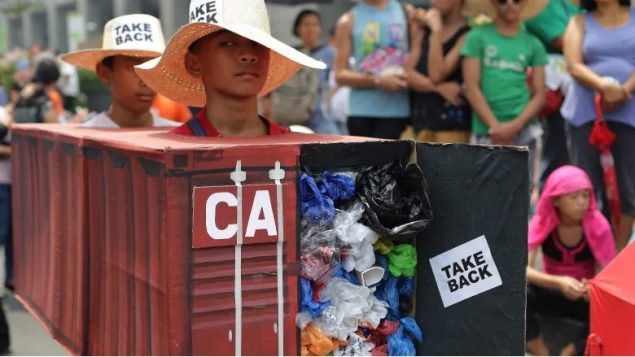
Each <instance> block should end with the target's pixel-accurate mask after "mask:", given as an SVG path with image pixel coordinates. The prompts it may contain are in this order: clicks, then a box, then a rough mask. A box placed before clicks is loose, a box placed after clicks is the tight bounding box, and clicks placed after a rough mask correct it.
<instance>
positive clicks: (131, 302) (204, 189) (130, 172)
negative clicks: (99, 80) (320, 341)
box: [13, 125, 365, 355]
mask: <svg viewBox="0 0 635 357" xmlns="http://www.w3.org/2000/svg"><path fill="white" fill-rule="evenodd" d="M14 135H15V136H16V137H17V142H16V144H15V149H14V150H15V151H14V155H13V160H14V164H15V165H16V167H17V168H18V169H17V170H15V175H14V178H15V180H14V192H15V194H16V199H15V202H16V203H15V212H16V214H15V223H16V224H15V226H16V227H19V228H17V229H16V238H15V239H16V243H17V244H16V265H17V266H16V278H17V282H16V285H17V291H18V295H19V297H20V299H21V301H22V302H23V303H24V304H25V305H26V306H27V307H28V308H29V310H31V311H32V312H33V313H34V314H35V315H36V317H37V318H38V319H39V320H40V321H41V322H42V323H43V324H44V325H45V326H46V327H47V328H48V330H49V331H50V332H51V334H52V335H53V336H54V337H55V338H56V339H57V340H58V341H60V342H61V343H63V344H64V345H65V346H66V347H67V348H68V349H69V350H70V351H71V352H72V353H74V354H91V355H103V354H106V355H122V354H123V355H146V354H153V355H166V354H170V355H171V354H179V355H192V354H194V355H230V354H235V353H241V354H245V355H274V354H281V353H284V354H285V355H288V354H291V355H294V354H297V353H298V351H299V349H298V345H297V343H298V334H297V329H296V327H295V315H296V313H297V311H298V308H299V306H298V280H297V279H298V277H297V275H296V274H297V273H293V272H290V271H288V269H287V268H288V267H289V266H293V265H294V264H295V263H296V261H297V251H298V246H297V241H298V239H299V237H298V236H297V234H298V229H297V228H298V221H297V196H296V190H297V187H296V178H297V173H298V170H299V166H298V156H299V153H300V149H299V148H300V145H301V144H303V143H306V142H333V143H335V142H350V141H351V140H359V141H363V140H365V139H352V138H346V137H320V136H306V135H296V134H293V135H285V136H281V137H277V138H272V137H266V138H254V139H244V140H240V141H239V140H235V139H222V138H221V139H215V140H209V139H199V138H183V137H178V136H175V135H170V134H167V133H163V132H159V131H151V130H150V131H143V130H141V131H140V130H136V131H135V130H119V131H112V130H91V129H80V128H73V129H69V128H68V127H64V126H51V125H49V126H41V125H40V126H27V125H25V126H17V127H16V128H15V130H14ZM239 162H240V164H239ZM238 164H239V165H238ZM277 165H278V166H277ZM237 166H240V167H239V169H237ZM277 168H278V170H276V169H277ZM272 170H273V171H272ZM280 170H284V173H285V175H284V178H282V177H280V176H276V175H277V174H275V173H276V172H277V173H279V172H280ZM272 172H273V173H272ZM237 173H238V175H237ZM236 175H237V176H236ZM241 175H244V177H242V178H241ZM276 178H277V179H278V181H276ZM239 191H240V194H239ZM215 193H216V194H218V197H222V199H221V200H220V201H218V202H216V204H214V202H215V201H214V199H213V198H212V195H214V194H215ZM278 195H280V196H278ZM254 197H259V199H258V202H260V205H255V204H254ZM279 197H280V198H281V199H279ZM234 201H235V202H234ZM238 202H241V205H242V208H243V209H242V210H241V211H240V212H241V214H242V219H238V211H237V209H236V208H234V209H233V210H232V206H233V205H234V203H236V204H237V203H238ZM279 204H280V206H279ZM254 206H256V208H254ZM212 208H213V209H217V210H218V211H217V213H216V217H218V219H217V220H216V221H214V222H211V223H209V222H208V221H209V215H208V217H207V218H206V215H205V213H203V215H202V216H201V211H203V212H206V210H209V209H212ZM272 221H274V222H275V226H274V227H272V226H270V225H267V223H266V222H269V223H271V222H272ZM34 223H37V225H35V224H34ZM234 225H235V226H234ZM214 229H216V230H214ZM232 229H233V230H232ZM218 231H223V232H225V233H226V234H225V235H222V234H221V235H218ZM239 236H240V238H239ZM214 237H216V238H214ZM239 239H240V240H242V246H241V248H240V249H237V248H236V246H237V243H238V242H239ZM279 240H280V243H279ZM279 247H280V249H279ZM279 257H280V259H282V260H281V261H280V264H278V263H279V261H278V259H279ZM237 262H239V264H238V265H237ZM279 269H283V271H284V274H283V275H282V276H283V279H282V280H280V281H278V272H279ZM237 271H238V272H240V279H236V272H237ZM280 283H282V284H280ZM237 289H238V290H237ZM237 291H240V295H241V296H240V298H237V296H238V294H236V292H237ZM280 297H282V299H279V298H280ZM279 301H283V304H282V305H279V303H278V302H279ZM237 303H238V304H240V306H241V307H240V308H237ZM237 311H238V312H239V314H238V315H237ZM279 311H281V312H282V313H281V314H280V315H279ZM282 333H284V335H282ZM239 342H240V343H239Z"/></svg>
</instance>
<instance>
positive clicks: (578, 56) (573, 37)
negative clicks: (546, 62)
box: [563, 15, 604, 91]
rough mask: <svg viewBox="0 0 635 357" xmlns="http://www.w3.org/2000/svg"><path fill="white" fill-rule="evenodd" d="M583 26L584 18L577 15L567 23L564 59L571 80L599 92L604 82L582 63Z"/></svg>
mask: <svg viewBox="0 0 635 357" xmlns="http://www.w3.org/2000/svg"><path fill="white" fill-rule="evenodd" d="M584 26H585V24H584V17H583V16H582V15H578V16H576V17H574V18H572V19H571V21H569V25H568V26H567V32H566V33H565V41H564V46H563V49H564V59H565V61H566V63H567V68H568V70H569V73H570V74H571V76H572V77H573V78H575V79H576V80H578V81H579V82H581V83H583V84H584V85H586V86H588V87H591V88H592V89H595V90H596V91H601V90H602V86H603V84H604V80H602V77H601V76H599V75H598V74H597V73H595V72H593V71H592V70H591V69H590V68H589V67H588V66H587V65H586V64H585V63H584V55H583V53H582V44H583V41H584Z"/></svg>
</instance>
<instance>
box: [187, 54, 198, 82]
mask: <svg viewBox="0 0 635 357" xmlns="http://www.w3.org/2000/svg"><path fill="white" fill-rule="evenodd" d="M185 70H186V71H187V73H189V74H190V75H191V76H192V77H194V78H201V64H200V61H199V60H198V58H197V57H196V56H195V55H193V54H192V53H191V52H190V51H187V52H186V53H185Z"/></svg>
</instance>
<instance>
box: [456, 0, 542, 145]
mask: <svg viewBox="0 0 635 357" xmlns="http://www.w3.org/2000/svg"><path fill="white" fill-rule="evenodd" d="M545 4H546V0H469V1H467V2H466V10H467V12H468V14H469V15H477V14H478V13H479V12H480V13H484V14H486V15H488V16H489V17H491V18H493V19H494V22H493V23H492V24H489V25H484V26H481V27H478V28H475V29H473V30H472V31H470V33H469V34H468V35H467V38H466V40H465V44H464V46H463V49H462V50H461V55H462V56H463V57H464V59H463V73H464V77H465V87H466V95H467V97H468V100H469V102H470V104H471V105H472V108H473V110H474V113H473V116H472V130H473V133H474V134H475V136H476V142H477V143H479V144H501V145H512V144H513V145H529V146H531V145H532V144H533V143H534V142H535V136H537V134H538V133H539V131H540V129H539V128H538V130H535V129H536V126H535V125H530V124H532V122H533V120H534V118H535V116H536V115H537V114H538V112H539V111H540V110H541V109H542V106H543V104H544V102H545V77H544V66H545V64H546V63H547V54H546V51H545V48H544V46H543V45H542V43H540V41H539V40H538V39H537V38H536V37H535V36H533V35H531V34H529V33H528V32H527V31H526V30H525V29H523V28H522V27H521V21H522V20H523V19H528V18H532V17H533V16H535V15H536V14H537V13H538V12H540V10H541V9H542V8H543V7H544V6H545ZM529 69H532V73H533V74H532V76H531V84H530V86H527V84H526V79H527V71H528V70H529ZM536 131H537V132H536Z"/></svg>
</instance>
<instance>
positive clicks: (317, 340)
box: [300, 323, 335, 356]
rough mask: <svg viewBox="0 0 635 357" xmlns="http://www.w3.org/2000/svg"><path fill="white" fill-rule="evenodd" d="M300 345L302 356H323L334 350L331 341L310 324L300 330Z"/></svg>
mask: <svg viewBox="0 0 635 357" xmlns="http://www.w3.org/2000/svg"><path fill="white" fill-rule="evenodd" d="M300 345H301V352H300V353H301V355H302V356H325V355H327V354H329V353H331V352H333V350H334V349H335V344H334V343H333V340H331V339H330V338H329V337H327V336H326V335H325V334H324V332H322V331H321V330H320V329H319V328H318V327H316V326H315V325H313V324H311V323H310V324H308V325H307V326H306V327H305V328H304V330H302V337H301V339H300Z"/></svg>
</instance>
